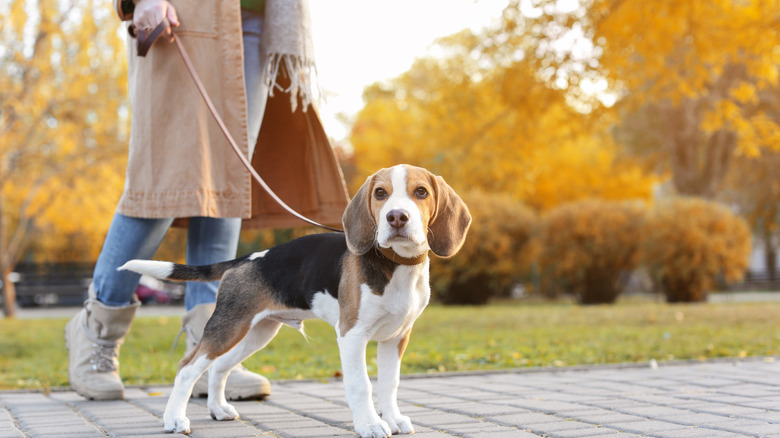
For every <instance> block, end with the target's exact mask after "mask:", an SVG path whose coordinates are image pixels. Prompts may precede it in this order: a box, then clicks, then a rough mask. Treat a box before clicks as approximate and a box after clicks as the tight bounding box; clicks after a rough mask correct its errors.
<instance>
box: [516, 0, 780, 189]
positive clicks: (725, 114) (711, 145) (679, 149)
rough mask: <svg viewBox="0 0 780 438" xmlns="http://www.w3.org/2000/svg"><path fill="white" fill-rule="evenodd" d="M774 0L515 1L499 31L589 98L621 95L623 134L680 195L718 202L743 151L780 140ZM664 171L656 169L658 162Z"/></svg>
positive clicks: (554, 76) (567, 86)
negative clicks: (591, 89) (593, 93)
mask: <svg viewBox="0 0 780 438" xmlns="http://www.w3.org/2000/svg"><path fill="white" fill-rule="evenodd" d="M779 6H780V3H779V2H778V1H776V0H771V1H764V0H747V1H734V0H712V1H706V2H701V1H677V0H657V1H642V0H581V1H579V2H577V1H571V2H562V1H559V0H513V1H512V3H511V4H510V6H509V7H508V8H507V10H506V11H505V14H504V25H503V26H502V29H501V32H503V33H502V35H504V38H505V39H507V40H508V41H528V39H529V38H530V39H532V40H533V43H530V44H531V45H532V46H533V47H535V48H536V50H535V52H534V53H535V55H536V59H537V61H536V62H537V64H538V65H539V66H540V67H539V68H540V69H544V70H545V71H548V75H549V76H550V77H551V79H552V80H553V81H555V82H556V83H557V84H558V85H559V86H560V87H561V88H563V89H566V90H568V91H569V92H573V93H574V94H572V96H574V97H577V96H582V95H583V93H582V90H583V88H582V85H583V84H584V83H586V82H589V83H591V84H592V83H593V81H594V80H597V81H598V80H600V81H604V83H605V84H606V86H605V90H606V92H611V93H612V94H614V95H616V96H617V97H618V98H619V101H618V104H617V105H616V108H617V110H619V112H620V117H621V118H622V119H623V123H622V124H621V125H620V128H619V129H618V138H620V140H621V142H622V143H623V144H626V145H628V146H630V147H631V148H632V149H634V151H635V152H638V153H639V154H640V155H643V156H644V157H646V158H649V159H650V160H651V161H652V163H653V164H654V165H656V166H660V170H663V171H666V172H669V173H670V174H671V176H672V182H673V183H674V187H675V188H676V189H677V191H678V192H679V193H681V194H687V195H701V196H705V197H713V196H714V195H715V194H716V193H717V192H718V191H719V190H720V189H721V187H722V184H723V180H724V178H725V176H726V174H727V171H728V169H729V167H730V164H731V160H732V157H733V156H734V153H735V151H739V152H740V153H743V154H745V155H749V156H755V155H757V154H758V153H759V151H761V150H762V149H763V148H776V147H778V145H780V129H778V121H779V120H778V119H777V118H776V117H773V116H772V114H770V109H771V108H772V101H773V99H772V98H771V96H770V95H769V93H768V91H769V90H771V89H772V88H773V87H775V86H776V85H777V80H778V65H780V52H778V50H776V45H777V41H778V40H779V37H780V34H779V32H780V26H778V23H780V18H778V12H777V11H778V10H780V8H778V7H779ZM657 168H658V167H657Z"/></svg>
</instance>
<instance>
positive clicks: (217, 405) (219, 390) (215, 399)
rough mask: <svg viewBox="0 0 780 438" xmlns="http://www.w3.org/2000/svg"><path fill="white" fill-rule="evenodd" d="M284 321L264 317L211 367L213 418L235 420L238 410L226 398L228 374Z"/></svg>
mask: <svg viewBox="0 0 780 438" xmlns="http://www.w3.org/2000/svg"><path fill="white" fill-rule="evenodd" d="M281 326H282V323H280V322H278V321H274V320H270V319H263V320H261V321H259V322H258V323H257V324H255V325H254V326H253V327H252V328H251V329H250V330H249V333H247V335H246V336H245V337H244V339H242V340H241V342H239V343H238V344H236V346H235V347H233V349H232V350H230V351H228V352H227V353H225V354H223V355H222V356H220V357H218V358H217V359H216V360H215V361H214V364H213V365H212V366H211V368H209V396H208V403H207V404H208V408H209V413H210V414H211V418H213V419H215V420H218V421H227V420H235V419H236V418H238V412H237V411H236V409H235V408H234V407H233V406H232V405H230V404H229V403H228V402H227V400H226V399H225V383H226V382H227V377H228V374H230V371H231V370H232V369H233V368H235V366H236V365H238V364H240V363H241V362H242V361H244V359H246V358H247V357H249V356H251V355H252V354H253V353H255V352H256V351H258V350H260V349H262V348H263V347H265V346H266V345H268V343H269V342H270V341H271V339H273V338H274V336H276V333H278V332H279V328H280V327H281Z"/></svg>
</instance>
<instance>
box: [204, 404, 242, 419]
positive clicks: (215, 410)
mask: <svg viewBox="0 0 780 438" xmlns="http://www.w3.org/2000/svg"><path fill="white" fill-rule="evenodd" d="M209 414H211V418H213V419H215V420H217V421H231V420H235V419H236V418H238V411H236V408H234V407H233V405H231V404H228V403H222V404H220V405H213V406H212V405H209Z"/></svg>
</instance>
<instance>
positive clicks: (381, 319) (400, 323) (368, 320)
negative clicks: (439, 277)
mask: <svg viewBox="0 0 780 438" xmlns="http://www.w3.org/2000/svg"><path fill="white" fill-rule="evenodd" d="M430 295H431V289H430V285H429V282H428V262H427V261H426V262H425V263H424V264H423V265H421V266H399V267H398V268H397V269H396V271H395V273H394V274H393V278H392V279H391V280H390V282H389V283H388V284H387V286H386V287H385V290H384V293H383V294H382V295H377V294H375V293H374V292H373V291H371V289H370V288H369V287H368V286H367V285H361V303H360V312H359V314H358V323H357V326H358V327H359V328H361V329H363V330H364V331H365V332H366V334H367V335H368V337H369V339H372V340H375V341H382V340H387V339H392V338H396V337H398V336H401V335H403V334H404V333H406V332H407V331H408V330H409V329H410V328H411V327H412V324H413V323H414V321H415V320H416V319H417V317H419V316H420V314H421V313H422V312H423V310H424V309H425V307H426V306H427V305H428V302H429V301H430Z"/></svg>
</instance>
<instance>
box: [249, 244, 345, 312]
mask: <svg viewBox="0 0 780 438" xmlns="http://www.w3.org/2000/svg"><path fill="white" fill-rule="evenodd" d="M346 254H347V240H346V238H345V237H344V234H342V233H321V234H312V235H309V236H304V237H301V238H298V239H295V240H292V241H290V242H287V243H283V244H281V245H279V246H275V247H273V248H271V249H269V250H268V252H267V253H266V254H265V256H264V257H262V258H258V259H256V260H254V263H253V265H254V267H255V269H256V270H257V273H258V274H259V275H258V276H259V278H262V279H263V280H264V281H265V282H266V284H267V285H268V286H269V287H270V288H271V290H272V293H273V294H274V298H275V299H276V300H277V302H279V303H281V304H283V305H285V306H287V307H292V308H298V309H311V302H312V299H313V297H314V294H315V293H317V292H327V293H328V294H330V295H331V296H332V297H333V298H338V290H339V281H340V276H341V266H342V262H343V258H344V256H345V255H346Z"/></svg>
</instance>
